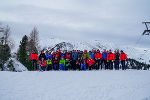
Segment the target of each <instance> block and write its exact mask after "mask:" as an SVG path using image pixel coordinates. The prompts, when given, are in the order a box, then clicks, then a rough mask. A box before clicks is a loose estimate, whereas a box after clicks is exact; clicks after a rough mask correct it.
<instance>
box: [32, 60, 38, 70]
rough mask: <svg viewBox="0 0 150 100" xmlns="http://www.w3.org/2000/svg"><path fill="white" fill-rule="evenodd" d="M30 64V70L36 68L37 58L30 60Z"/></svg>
mask: <svg viewBox="0 0 150 100" xmlns="http://www.w3.org/2000/svg"><path fill="white" fill-rule="evenodd" d="M31 64H32V70H37V69H38V68H37V60H36V59H33V60H31Z"/></svg>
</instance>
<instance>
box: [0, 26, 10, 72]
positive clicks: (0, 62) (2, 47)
mask: <svg viewBox="0 0 150 100" xmlns="http://www.w3.org/2000/svg"><path fill="white" fill-rule="evenodd" d="M0 33H1V35H0V68H1V70H2V71H3V70H4V64H5V63H6V62H7V60H8V59H9V58H10V57H11V49H10V46H9V43H10V39H9V36H10V27H9V26H8V25H7V27H4V28H2V27H1V28H0Z"/></svg>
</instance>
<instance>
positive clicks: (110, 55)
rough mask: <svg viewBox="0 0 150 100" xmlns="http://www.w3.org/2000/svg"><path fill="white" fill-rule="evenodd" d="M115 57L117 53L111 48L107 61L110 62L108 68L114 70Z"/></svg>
mask: <svg viewBox="0 0 150 100" xmlns="http://www.w3.org/2000/svg"><path fill="white" fill-rule="evenodd" d="M114 59H115V55H114V54H113V53H112V52H111V50H109V53H108V54H107V62H108V69H110V70H113V61H114Z"/></svg>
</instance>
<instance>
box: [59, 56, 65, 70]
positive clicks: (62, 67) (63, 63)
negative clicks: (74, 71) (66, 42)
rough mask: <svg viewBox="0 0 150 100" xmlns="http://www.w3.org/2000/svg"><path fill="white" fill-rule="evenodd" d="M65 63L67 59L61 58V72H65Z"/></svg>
mask: <svg viewBox="0 0 150 100" xmlns="http://www.w3.org/2000/svg"><path fill="white" fill-rule="evenodd" d="M65 62H66V61H65V59H64V58H61V60H60V61H59V67H60V70H65Z"/></svg>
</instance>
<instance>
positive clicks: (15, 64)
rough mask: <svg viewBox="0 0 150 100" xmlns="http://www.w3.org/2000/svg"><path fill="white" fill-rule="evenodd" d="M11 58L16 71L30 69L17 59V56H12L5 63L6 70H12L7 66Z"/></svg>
mask: <svg viewBox="0 0 150 100" xmlns="http://www.w3.org/2000/svg"><path fill="white" fill-rule="evenodd" d="M10 60H12V64H13V67H14V71H17V72H22V71H28V70H27V68H26V67H25V66H24V65H23V64H21V63H20V62H19V61H18V60H16V58H10V59H9V60H8V61H7V62H6V64H5V65H4V66H5V70H6V71H12V70H10V69H9V68H8V67H7V66H8V64H9V62H10Z"/></svg>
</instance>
